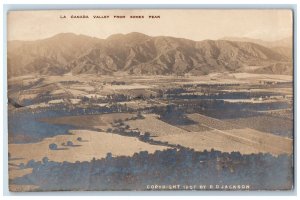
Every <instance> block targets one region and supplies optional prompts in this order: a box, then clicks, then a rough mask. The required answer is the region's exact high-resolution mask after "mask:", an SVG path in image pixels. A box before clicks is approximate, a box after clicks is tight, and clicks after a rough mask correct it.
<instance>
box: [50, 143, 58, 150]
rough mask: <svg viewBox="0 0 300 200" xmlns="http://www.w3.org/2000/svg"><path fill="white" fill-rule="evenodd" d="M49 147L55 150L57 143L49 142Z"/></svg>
mask: <svg viewBox="0 0 300 200" xmlns="http://www.w3.org/2000/svg"><path fill="white" fill-rule="evenodd" d="M49 149H51V150H56V149H57V144H54V143H52V144H49Z"/></svg>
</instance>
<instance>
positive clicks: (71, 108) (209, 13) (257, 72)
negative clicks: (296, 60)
mask: <svg viewBox="0 0 300 200" xmlns="http://www.w3.org/2000/svg"><path fill="white" fill-rule="evenodd" d="M293 69H294V67H293V11H292V10H288V9H157V10H155V9H133V10H130V9H128V10H125V9H123V10H122V9H115V10H43V11H42V10H40V11H38V10H31V11H29V10H27V11H26V10H25V11H9V12H8V15H7V80H8V89H7V91H8V94H7V96H8V139H9V141H8V159H9V160H8V168H9V189H10V191H12V192H25V191H124V190H130V191H157V190H159V191H162V190H163V191H177V190H203V191H207V190H209V191H215V190H222V191H228V190H231V191H232V190H233V191H241V190H242V191H253V190H270V191H274V190H293V187H294V164H293V163H294V157H293V156H294V154H293V151H294V149H293V144H294V141H293V138H294V137H293V136H294V115H293V113H294V96H293V85H294V82H293V80H294V79H293V78H294V77H293V71H294V70H293Z"/></svg>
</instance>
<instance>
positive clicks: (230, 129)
mask: <svg viewBox="0 0 300 200" xmlns="http://www.w3.org/2000/svg"><path fill="white" fill-rule="evenodd" d="M189 118H190V119H192V120H194V121H195V122H197V123H198V124H199V126H196V125H194V124H193V125H191V129H189V126H190V125H186V126H184V127H183V128H184V129H185V130H183V129H181V128H177V127H176V126H172V125H170V124H168V123H165V122H163V121H161V120H159V119H157V117H155V116H153V115H145V119H142V120H139V121H132V122H131V121H129V122H128V124H129V126H130V127H131V128H133V129H134V128H137V129H138V130H140V131H142V132H149V133H150V135H151V136H154V137H153V139H154V140H158V141H163V142H168V143H170V144H175V145H177V144H179V145H182V146H185V147H189V148H193V149H195V150H197V151H203V150H205V149H216V150H220V151H224V152H233V151H238V152H241V153H243V154H251V153H259V152H261V153H271V154H275V155H279V154H284V153H286V154H291V153H292V150H293V148H292V146H293V141H292V140H291V139H288V138H285V137H280V136H276V135H273V134H269V133H264V132H260V131H256V130H253V129H249V128H242V127H240V126H237V125H234V124H232V123H228V122H224V121H221V120H218V119H214V118H211V117H207V116H204V115H200V114H191V115H189ZM197 127H199V129H198V130H197ZM204 128H206V129H204ZM274 144H276V145H274Z"/></svg>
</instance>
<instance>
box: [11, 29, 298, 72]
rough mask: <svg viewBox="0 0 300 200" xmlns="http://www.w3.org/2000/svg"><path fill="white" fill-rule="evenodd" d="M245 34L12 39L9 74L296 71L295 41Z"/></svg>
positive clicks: (71, 34)
mask: <svg viewBox="0 0 300 200" xmlns="http://www.w3.org/2000/svg"><path fill="white" fill-rule="evenodd" d="M275 43H276V42H274V44H273V43H272V44H270V43H268V42H264V41H258V40H254V39H247V38H222V39H220V40H203V41H193V40H188V39H183V38H174V37H167V36H157V37H151V36H148V35H145V34H142V33H137V32H133V33H128V34H114V35H111V36H110V37H108V38H106V39H99V38H95V37H89V36H85V35H76V34H73V33H61V34H57V35H55V36H53V37H51V38H46V39H42V40H36V41H16V40H15V41H8V45H7V59H8V77H13V76H19V75H25V74H33V73H36V74H42V75H62V74H65V73H72V74H114V73H117V72H124V73H127V74H135V75H140V74H143V75H172V74H177V75H178V74H180V75H183V74H187V73H188V74H192V75H203V74H208V73H211V72H249V73H271V74H292V72H293V64H292V43H289V42H283V41H282V42H279V41H278V42H277V43H276V44H275Z"/></svg>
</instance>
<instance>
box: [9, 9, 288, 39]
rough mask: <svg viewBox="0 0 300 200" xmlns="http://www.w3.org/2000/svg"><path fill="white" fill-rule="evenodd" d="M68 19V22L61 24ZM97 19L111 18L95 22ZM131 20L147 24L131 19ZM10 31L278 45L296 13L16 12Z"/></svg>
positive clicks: (21, 35) (26, 35) (16, 35)
mask: <svg viewBox="0 0 300 200" xmlns="http://www.w3.org/2000/svg"><path fill="white" fill-rule="evenodd" d="M64 15H65V16H66V17H67V18H65V19H62V18H60V17H61V16H64ZM71 15H88V16H89V19H77V18H76V19H71V18H70V17H71ZM94 15H97V16H110V18H108V19H103V18H101V19H100V18H98V19H94V18H93V16H94ZM114 15H119V16H120V15H121V16H122V15H125V16H126V18H125V19H115V18H114ZM131 15H143V16H144V17H145V18H144V19H130V18H129V17H130V16H131ZM149 15H159V16H160V19H149V18H148V16H149ZM7 26H8V28H7V31H8V34H7V36H8V40H36V39H42V38H47V37H51V36H53V35H55V34H58V33H62V32H64V33H66V32H72V33H76V34H84V35H89V36H94V37H98V38H107V37H108V36H109V35H111V34H115V33H129V32H141V33H145V34H147V35H150V36H159V35H166V36H174V37H181V38H187V39H192V40H203V39H219V38H222V37H227V36H231V37H251V38H257V39H263V40H277V39H281V38H284V37H289V36H291V35H292V12H291V11H290V10H275V9H269V10H246V9H244V10H242V9H240V10H215V9H213V10H207V9H206V10H204V9H202V10H201V9H190V10H187V9H186V10H89V11H87V10H85V11H78V10H77V11H75V10H74V11H72V10H67V11H66V10H61V11H11V12H10V13H9V14H8V22H7Z"/></svg>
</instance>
